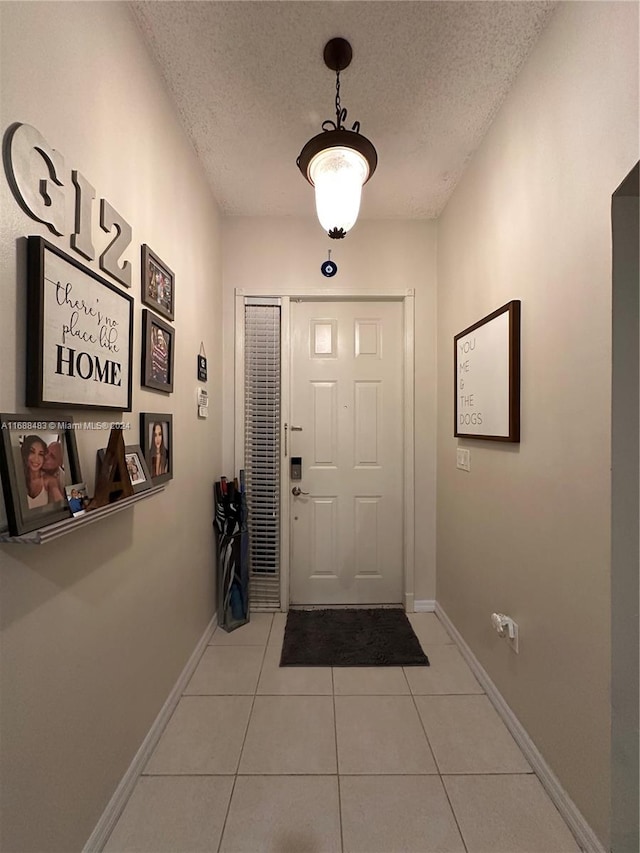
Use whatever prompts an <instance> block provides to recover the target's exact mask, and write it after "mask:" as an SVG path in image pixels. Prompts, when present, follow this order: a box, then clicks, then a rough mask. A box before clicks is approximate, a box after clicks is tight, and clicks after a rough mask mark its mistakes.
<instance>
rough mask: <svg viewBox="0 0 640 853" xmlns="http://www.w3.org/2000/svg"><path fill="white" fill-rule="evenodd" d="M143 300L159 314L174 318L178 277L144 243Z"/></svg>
mask: <svg viewBox="0 0 640 853" xmlns="http://www.w3.org/2000/svg"><path fill="white" fill-rule="evenodd" d="M141 270H142V276H141V279H142V281H141V284H142V301H143V302H144V304H145V305H148V306H149V308H153V310H154V311H156V312H157V313H158V314H161V315H162V316H163V317H166V318H167V320H173V317H174V312H175V307H174V306H175V284H176V279H175V276H174V274H173V272H172V271H171V270H170V269H169V267H168V266H167V265H166V264H165V263H164V261H161V260H160V258H159V257H158V256H157V255H156V254H155V252H152V251H151V249H150V248H149V247H148V246H147V244H146V243H143V244H142V265H141Z"/></svg>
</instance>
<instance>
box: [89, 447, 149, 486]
mask: <svg viewBox="0 0 640 853" xmlns="http://www.w3.org/2000/svg"><path fill="white" fill-rule="evenodd" d="M105 453H106V447H102V448H100V450H98V464H99V465H101V464H102V461H103V459H104V455H105ZM131 457H135V466H136V467H137V469H138V470H137V474H138V476H136V473H135V471H134V470H132V466H130V464H129V463H130V461H132V460H131ZM124 459H125V464H126V466H127V472H128V474H129V478H130V480H131V487H132V488H133V493H134V495H137V494H138V492H146V491H147V489H150V488H151V485H152V484H151V474H150V473H149V468H148V467H147V460H146V459H145V455H144V453H143V452H142V448H141V447H140V445H139V444H127V445H125V448H124Z"/></svg>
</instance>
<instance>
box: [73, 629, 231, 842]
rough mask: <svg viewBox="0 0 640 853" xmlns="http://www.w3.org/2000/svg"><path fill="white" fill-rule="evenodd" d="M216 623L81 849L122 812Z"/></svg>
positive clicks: (99, 838) (105, 833) (104, 833)
mask: <svg viewBox="0 0 640 853" xmlns="http://www.w3.org/2000/svg"><path fill="white" fill-rule="evenodd" d="M217 624H218V616H217V614H214V616H213V618H212V619H211V622H209V624H208V625H207V627H206V628H205V631H204V634H203V635H202V637H201V638H200V640H199V641H198V645H197V646H196V647H195V649H194V650H193V652H192V654H191V657H190V658H189V660H188V661H187V663H186V664H185V667H184V669H183V670H182V672H181V673H180V675H179V676H178V680H177V681H176V683H175V684H174V686H173V689H172V691H171V693H170V694H169V696H168V697H167V701H166V702H165V703H164V705H163V706H162V709H161V711H160V713H159V714H158V716H157V717H156V719H155V721H154V723H153V725H152V726H151V728H150V729H149V731H148V733H147V735H146V737H145V739H144V740H143V741H142V744H141V746H140V749H139V750H138V751H137V752H136V754H135V756H134V758H133V761H132V762H131V764H130V765H129V767H128V768H127V771H126V773H125V774H124V776H123V777H122V779H121V780H120V783H119V785H118V787H117V788H116V790H115V791H114V794H113V796H112V797H111V799H110V800H109V802H108V803H107V807H106V808H105V810H104V812H103V813H102V816H101V818H100V820H99V821H98V823H97V824H96V827H95V829H94V830H93V832H92V833H91V835H90V836H89V840H88V841H87V843H86V844H85V846H84V848H83V850H82V853H100V851H101V850H102V848H103V847H104V845H105V844H106V843H107V839H108V838H109V835H110V834H111V831H112V830H113V827H114V826H115V825H116V823H117V821H118V818H119V817H120V815H121V814H122V811H123V809H124V807H125V806H126V804H127V801H128V799H129V797H130V796H131V792H132V791H133V789H134V787H135V784H136V782H137V781H138V778H139V776H140V774H141V773H142V770H143V768H144V766H145V764H146V763H147V761H148V760H149V758H150V756H151V753H152V752H153V750H154V749H155V747H156V744H157V743H158V741H159V740H160V735H161V734H162V732H163V731H164V729H165V726H166V725H167V723H168V722H169V718H170V717H171V715H172V714H173V712H174V711H175V708H176V706H177V704H178V702H179V701H180V697H181V696H182V694H183V693H184V689H185V687H186V686H187V684H188V683H189V679H190V678H191V676H192V675H193V672H194V670H195V668H196V666H197V665H198V662H199V661H200V658H201V657H202V653H203V652H204V650H205V647H206V646H207V644H208V642H209V640H210V639H211V635H212V634H213V632H214V631H215V629H216V626H217Z"/></svg>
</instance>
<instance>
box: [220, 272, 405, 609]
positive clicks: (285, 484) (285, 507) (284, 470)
mask: <svg viewBox="0 0 640 853" xmlns="http://www.w3.org/2000/svg"><path fill="white" fill-rule="evenodd" d="M245 297H263V298H270V299H279V300H280V308H281V314H280V321H281V332H280V346H281V368H280V370H281V383H282V387H281V393H280V414H281V417H280V421H281V430H282V433H281V442H280V611H281V612H284V613H286V612H287V611H288V610H289V597H290V524H291V517H290V501H289V488H290V480H289V465H288V457H285V440H284V432H285V430H284V424H285V423H287V424H290V423H291V419H290V389H291V360H290V352H291V342H290V335H289V325H290V311H289V306H290V302H291V300H301V301H305V302H323V301H324V302H340V301H345V302H383V301H391V302H401V303H402V306H403V312H402V315H403V338H404V345H403V360H402V369H403V377H404V388H403V398H404V423H403V426H404V435H403V439H404V449H403V472H402V473H403V483H404V489H403V506H402V509H403V557H404V565H403V604H404V609H405V612H407V613H413V612H414V600H415V465H414V440H415V430H414V414H415V401H414V393H415V392H414V376H415V356H414V350H415V332H414V315H415V290H414V289H413V288H407V289H406V290H399V289H397V288H375V289H365V288H350V289H344V288H323V289H322V290H317V289H315V288H305V287H299V288H278V289H277V290H274V289H273V288H268V289H265V288H260V287H252V288H245V287H236V288H235V300H234V302H235V306H234V308H235V348H234V352H235V364H234V367H235V382H234V387H235V406H234V408H235V420H234V424H235V426H234V459H235V468H236V470H240V469H241V468H243V467H244V426H245V424H244V357H245V345H244V304H245Z"/></svg>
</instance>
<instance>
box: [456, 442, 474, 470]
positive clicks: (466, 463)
mask: <svg viewBox="0 0 640 853" xmlns="http://www.w3.org/2000/svg"><path fill="white" fill-rule="evenodd" d="M456 467H457V468H459V469H460V470H461V471H471V460H470V458H469V451H468V450H467V449H466V448H465V447H458V450H457V459H456Z"/></svg>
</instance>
